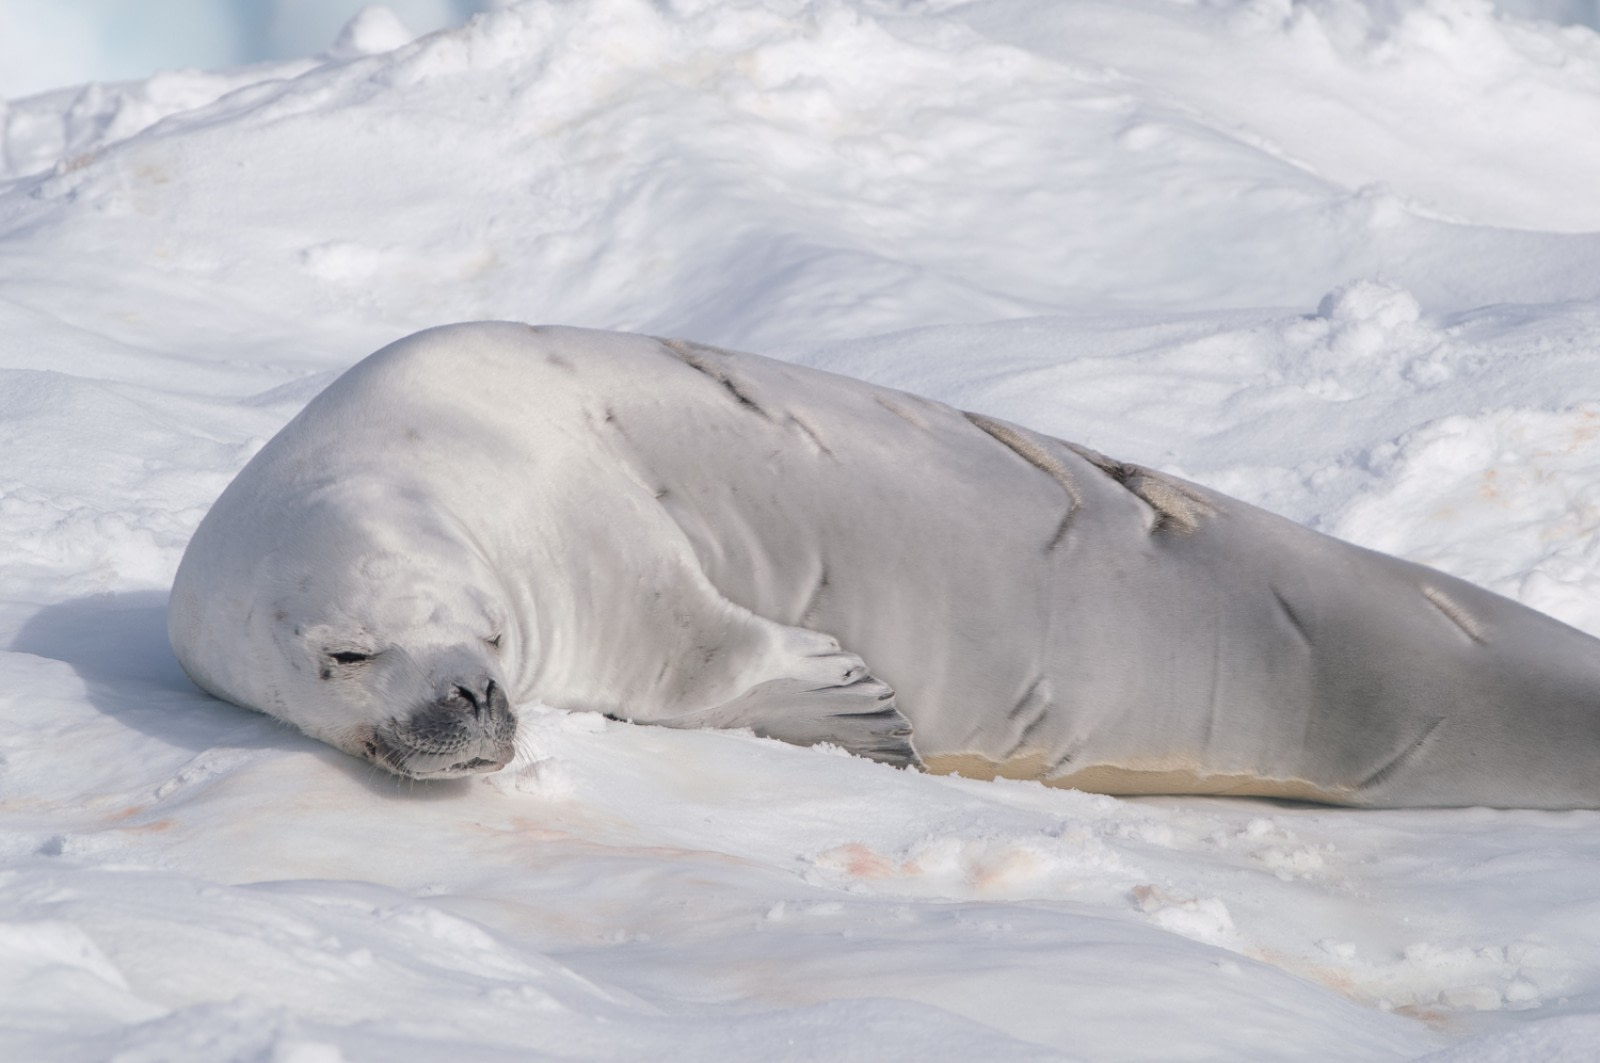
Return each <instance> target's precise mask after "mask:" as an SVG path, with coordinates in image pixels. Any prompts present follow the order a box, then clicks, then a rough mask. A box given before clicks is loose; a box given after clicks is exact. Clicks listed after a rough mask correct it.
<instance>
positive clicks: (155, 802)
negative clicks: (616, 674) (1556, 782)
mask: <svg viewBox="0 0 1600 1063" xmlns="http://www.w3.org/2000/svg"><path fill="white" fill-rule="evenodd" d="M435 6H438V5H435ZM39 10H42V8H40V9H39ZM28 11H29V8H28V6H27V5H26V4H19V3H15V2H13V3H9V4H5V5H3V6H0V13H3V14H4V15H6V16H12V17H16V16H18V12H23V13H24V14H27V13H28ZM34 13H35V14H36V13H37V12H34ZM456 14H457V15H459V14H460V12H457V13H456ZM30 17H31V16H30ZM39 17H40V18H43V16H39ZM1596 21H1597V19H1596V17H1595V11H1594V8H1593V5H1592V4H1588V5H1586V4H1583V3H1564V4H1556V3H1550V4H1534V3H1518V4H1515V5H1512V4H1505V5H1501V8H1500V9H1498V10H1497V9H1496V8H1494V7H1491V6H1490V5H1489V4H1487V3H1485V2H1481V0H1391V2H1386V3H1372V4H1370V5H1364V4H1359V3H1356V2H1354V0H1310V2H1305V3H1295V4H1290V3H1288V2H1286V0H1216V2H1212V3H1206V4H1176V3H1168V2H1164V0H1123V2H1118V3H1110V2H1096V0H1073V2H1063V3H1041V2H1035V0H986V2H983V3H974V4H958V3H949V2H930V3H924V4H916V5H911V4H899V3H891V2H889V0H811V2H806V0H766V2H755V0H744V2H729V3H709V2H698V0H676V2H673V3H657V4H652V3H646V2H645V0H573V2H568V3H543V2H540V3H527V4H520V5H514V6H511V7H508V8H506V9H504V10H496V11H490V12H487V13H484V14H480V15H478V16H477V17H476V18H474V19H473V20H472V21H470V22H468V23H466V24H465V25H464V26H461V27H459V28H456V29H446V30H444V31H442V32H437V33H433V34H431V35H428V36H424V37H420V38H415V39H413V38H412V36H411V34H412V31H415V30H421V29H423V28H425V27H423V26H422V25H420V24H419V23H418V22H414V21H413V20H412V12H411V11H410V10H409V9H403V8H402V7H400V6H399V5H396V6H395V8H394V10H393V11H392V12H390V13H387V14H386V13H384V12H382V11H368V12H367V13H365V14H363V15H361V16H360V18H359V19H358V20H357V21H355V22H353V23H351V24H350V26H349V27H348V28H347V29H346V30H344V31H342V32H338V31H337V28H336V27H332V28H329V29H328V30H327V31H326V32H325V33H323V34H322V36H321V37H320V38H318V41H317V43H315V44H310V45H306V46H305V47H303V48H301V49H299V50H298V51H297V52H290V53H283V54H288V55H301V56H305V55H311V54H312V53H315V55H314V57H312V58H282V59H271V58H270V57H265V58H267V59H268V61H262V62H255V60H260V59H263V58H264V57H263V56H261V55H248V56H246V55H228V56H224V57H222V58H219V59H218V60H217V63H218V64H232V63H240V62H253V63H254V65H244V66H238V65H233V66H222V67H220V68H217V69H209V70H198V69H180V70H167V71H165V72H161V73H154V72H149V71H148V68H146V72H140V73H136V74H115V75H109V77H121V78H125V79H126V78H131V79H132V80H101V81H98V82H95V83H91V84H85V85H82V86H78V87H73V88H66V89H53V90H52V91H48V92H43V93H41V94H38V95H32V96H20V95H13V96H12V97H11V98H9V99H7V100H6V101H4V102H3V103H0V542H3V543H5V544H6V546H7V548H6V550H5V552H4V554H3V555H0V556H3V562H0V563H3V568H0V647H4V649H3V650H0V1056H3V1057H5V1058H16V1059H52V1060H80V1059H81V1060H101V1059H112V1058H115V1059H118V1060H123V1061H136V1060H216V1059H250V1060H276V1061H294V1063H323V1061H335V1060H348V1061H359V1060H379V1059H382V1060H423V1059H434V1058H439V1057H441V1056H444V1055H446V1054H450V1055H458V1056H460V1055H470V1057H471V1058H474V1059H484V1060H494V1059H508V1060H509V1059H518V1060H521V1059H528V1058H619V1057H623V1056H628V1055H633V1056H640V1057H648V1058H659V1059H696V1060H699V1059H745V1058H762V1059H880V1058H926V1059H969V1058H984V1057H989V1058H1005V1059H1084V1060H1123V1059H1130V1060H1131V1059H1163V1060H1177V1059H1194V1060H1203V1059H1226V1060H1278V1059H1339V1060H1356V1059H1370V1060H1394V1059H1415V1058H1435V1059H1443V1060H1451V1061H1455V1063H1464V1061H1473V1063H1497V1061H1505V1060H1514V1059H1530V1058H1537V1059H1541V1060H1556V1059H1574V1060H1576V1059H1583V1058H1588V1057H1589V1055H1590V1054H1591V1053H1592V1049H1591V1047H1590V1046H1592V1045H1593V1044H1595V1043H1597V1041H1600V902H1597V901H1596V898H1597V897H1600V871H1597V870H1596V869H1597V868H1600V829H1597V828H1600V812H1587V811H1582V812H1570V813H1546V812H1529V811H1514V810H1513V811H1494V810H1483V809H1473V810H1452V811H1436V812H1434V811H1429V812H1385V811H1376V812H1355V811H1349V810H1333V809H1323V808H1315V807H1309V806H1294V805H1288V804H1275V803H1272V802H1267V801H1249V800H1226V799H1200V798H1145V799H1137V800H1118V799H1113V798H1108V797H1101V796H1093V795H1085V794H1079V793H1074V792H1068V791H1053V790H1047V789H1045V788H1043V787H1040V786H1037V785H1034V784H1028V783H1016V782H1005V781H1000V782H992V783H986V782H974V781H968V780H961V779H955V778H940V777H931V776H923V775H916V774H910V773H905V772H897V771H894V770H891V769H888V768H885V767H883V766H881V765H877V764H873V763H870V762H867V761H864V760H859V759H856V758H850V757H846V756H843V755H842V754H838V753H837V752H829V751H826V750H806V749H796V748H791V747H787V746H783V745H779V744H777V743H773V742H769V741H763V740H758V739H755V738H752V737H749V736H747V735H738V734H716V733H705V732H698V733H697V732H672V731H665V730H661V729H645V728H635V727H629V726H625V725H621V724H616V723H611V722H608V721H604V720H601V719H597V718H590V717H580V716H566V715H562V714H559V713H555V712H552V711H550V710H547V709H543V708H541V707H540V706H536V705H531V706H526V707H525V708H524V713H525V730H526V733H525V736H524V739H523V746H524V749H523V753H522V755H521V757H519V760H518V761H517V762H515V763H514V764H513V765H512V766H511V767H510V768H508V769H507V770H506V771H504V772H501V773H499V774H496V775H493V776H488V777H482V778H476V779H472V780H462V781H458V782H447V783H439V784H432V785H420V784H408V783H404V782H400V781H397V780H392V779H389V778H387V777H379V776H377V775H376V774H374V771H373V770H372V769H370V768H369V767H364V766H363V765H361V764H359V763H357V762H355V761H354V760H352V759H350V758H347V757H344V756H342V755H340V754H338V753H336V752H334V751H332V750H329V749H327V748H325V747H323V746H320V745H318V744H317V743H314V742H312V741H310V740H308V739H304V738H302V737H300V736H298V735H297V734H294V733H292V732H290V731H288V730H286V729H285V728H283V727H282V726H281V725H278V724H275V723H274V722H272V721H270V720H267V719H265V718H262V717H258V716H254V715H252V714H249V713H247V712H244V711H243V710H238V709H234V708H232V707H230V706H227V705H224V704H222V703H220V702H216V701H214V700H211V699H209V698H207V697H205V696H203V695H201V694H200V693H199V692H198V691H197V690H195V689H194V688H193V687H192V686H191V685H190V684H189V683H188V682H187V680H186V679H184V677H183V676H182V674H181V672H180V670H179V669H178V667H177V665H176V662H175V661H174V660H173V659H172V657H171V654H170V651H169V650H168V649H167V647H166V643H165V635H164V609H165V600H166V592H167V588H168V587H169V586H170V582H171V578H172V573H173V570H174V569H175V568H176V565H177V562H178V558H179V556H180V555H181V552H182V549H183V546H184V543H185V542H186V541H187V538H188V536H189V534H190V533H191V531H192V530H193V528H194V526H195V524H196V523H197V522H198V521H199V519H200V517H201V515H202V514H203V513H204V512H205V509H206V507H207V506H208V505H209V503H210V502H211V500H212V499H213V498H214V497H215V496H216V495H217V494H218V492H220V490H221V489H222V487H223V486H224V485H225V484H226V483H227V482H228V480H229V479H230V478H231V476H232V475H233V474H234V473H235V472H236V471H237V470H238V469H239V468H240V467H241V466H242V465H243V463H244V462H245V461H246V460H248V458H249V457H250V455H251V454H253V453H254V452H255V450H256V449H258V448H259V447H260V446H261V444H262V443H263V441H264V440H265V439H267V438H268V437H269V436H270V435H271V434H272V433H273V432H274V431H276V429H277V428H278V427H279V426H281V425H282V424H283V423H284V422H285V421H286V420H288V418H289V417H291V416H292V415H293V414H294V413H295V412H296V411H297V410H298V409H299V408H300V407H301V406H302V405H303V404H304V403H305V402H306V401H308V400H309V398H310V397H311V396H312V395H314V394H315V393H316V392H317V391H318V390H319V389H320V388H321V387H323V386H324V385H326V383H327V382H328V381H329V380H331V379H332V378H333V376H334V375H335V374H336V373H337V372H338V371H339V370H341V369H342V368H344V367H346V366H348V365H350V364H351V363H352V362H354V361H355V360H356V359H358V358H360V357H361V356H363V355H364V354H366V353H367V352H369V351H370V350H372V349H374V348H375V347H377V346H379V345H380V344H382V343H384V342H387V341H389V340H391V339H394V338H397V337H398V336H401V335H404V334H405V333H408V332H410V331H413V330H414V329H417V328H420V327H424V326H427V325H432V324H438V323H441V322H444V321H450V320H463V319H473V318H482V317H506V318H512V319H522V320H531V321H548V322H560V323H567V324H578V325H594V326H604V327H614V328H630V329H639V330H644V331H648V332H652V333H657V334H668V335H685V336H690V337H693V338H695V339H699V340H703V341H707V342H712V343H719V344H724V345H729V346H736V347H745V348H749V349H755V350H759V351H762V352H764V353H774V354H778V355H780V356H783V357H787V358H790V359H793V360H796V361H799V362H804V363H807V364H811V365H817V366H821V367H824V368H829V369H834V370H838V371H842V372H847V373H851V374H853V375H857V376H860V377H863V378H866V379H870V380H873V381H875V382H879V383H884V384H889V385H893V386H898V387H903V388H907V389H909V390H914V391H919V392H922V393H925V394H929V395H931V396H933V397H936V398H940V399H943V400H946V401H949V402H953V403H955V404H958V405H961V406H964V407H966V408H969V409H974V410H978V411H981V412H984V413H988V414H991V415H995V416H1000V417H1005V418H1008V419H1011V420H1015V421H1020V422H1022V423H1025V424H1028V425H1030V426H1033V427H1036V428H1039V429H1042V430H1045V431H1049V432H1052V433H1055V434H1059V435H1062V436H1064V437H1066V438H1069V439H1073V440H1076V441H1078V442H1082V443H1084V444H1087V445H1089V446H1092V447H1094V448H1096V449H1098V450H1101V451H1104V452H1106V453H1110V454H1113V455H1116V456H1118V457H1120V458H1125V459H1128V460H1137V461H1143V462H1147V463H1151V464H1154V465H1157V466H1159V467H1162V468H1165V469H1168V470H1171V471H1174V472H1177V473H1180V474H1182V475H1186V476H1189V477H1192V478H1194V479H1197V480H1200V481H1202V482H1205V483H1207V484H1210V485H1212V486H1215V487H1218V488H1220V489H1222V490H1225V491H1229V492H1231V493H1234V494H1236V495H1239V496H1241V497H1244V498H1246V499H1248V500H1250V501H1253V502H1257V503H1259V504H1262V505H1265V506H1267V507H1269V508H1272V509H1275V510H1277V511H1279V512H1282V513H1285V514H1287V515H1289V516H1292V517H1294V518H1296V519H1299V520H1302V521H1305V522H1307V523H1309V524H1311V525H1313V526H1315V527H1318V528H1320V529H1323V530H1326V531H1330V532H1333V533H1335V534H1340V535H1344V536H1346V537H1349V538H1352V539H1354V540H1356V541H1358V542H1362V543H1365V544H1368V545H1372V546H1376V547H1378V548H1381V549H1385V550H1389V551H1391V552H1395V553H1398V554H1401V555H1404V556H1407V557H1411V558H1413V559H1416V560H1421V561H1424V562H1427V563H1430V564H1434V565H1437V566H1439V567H1441V568H1443V569H1446V570H1448V571H1451V572H1453V573H1456V574H1458V575H1461V576H1464V577H1467V578H1469V579H1473V580H1475V581H1477V582H1480V583H1482V584H1484V585H1486V586H1489V587H1490V588H1492V589H1494V590H1497V591H1500V592H1501V593H1505V594H1509V595H1511V596H1513V597H1516V598H1518V599H1520V600H1522V601H1525V602H1527V603H1529V604H1531V605H1534V606H1536V607H1538V608H1541V609H1545V610H1547V611H1549V612H1551V613H1553V614H1555V615H1557V616H1559V617H1561V618H1562V619H1565V620H1567V621H1568V622H1570V623H1573V624H1576V625H1578V626H1580V627H1583V628H1585V629H1586V630H1589V631H1591V632H1596V633H1600V604H1597V603H1600V593H1597V592H1600V546H1597V545H1596V543H1597V542H1600V540H1597V537H1596V534H1595V533H1596V529H1597V526H1600V496H1597V494H1596V491H1597V488H1596V486H1595V485H1596V484H1600V357H1597V355H1600V231H1597V230H1600V140H1596V138H1595V137H1594V135H1593V131H1594V129H1595V128H1596V127H1597V122H1600V112H1597V106H1600V105H1597V103H1596V100H1597V99H1600V95H1597V93H1596V91H1595V90H1596V88H1597V87H1600V34H1597V33H1596V32H1595V30H1594V29H1593V26H1594V25H1595V23H1596ZM11 24H12V25H18V24H26V19H23V20H22V21H21V22H16V21H14V22H13V23H11ZM38 25H43V23H42V22H39V23H38ZM197 32H198V31H197ZM0 36H5V35H0ZM6 39H7V40H13V39H18V38H10V37H6ZM62 47H63V48H65V47H67V46H66V45H63V46H62ZM7 54H9V53H7ZM158 62H166V60H158ZM3 65H4V63H0V66H3ZM62 69H72V70H79V69H80V68H77V67H63V68H62ZM81 69H87V68H81ZM73 76H80V77H91V76H92V77H107V75H101V74H99V73H82V74H74V75H73ZM36 87H39V88H47V87H49V86H48V85H38V86H36ZM0 91H12V92H13V93H15V90H6V89H0ZM1430 1054H1432V1055H1430Z"/></svg>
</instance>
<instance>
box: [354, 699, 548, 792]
mask: <svg viewBox="0 0 1600 1063" xmlns="http://www.w3.org/2000/svg"><path fill="white" fill-rule="evenodd" d="M516 733H517V718H516V717H515V716H514V715H512V713H511V706H510V703H509V702H507V700H506V695H505V691H504V690H503V689H501V687H500V684H498V683H496V682H495V681H494V680H493V679H489V678H486V677H485V678H478V679H475V680H466V679H458V680H455V681H452V682H451V683H449V684H448V685H447V689H446V690H445V691H444V692H443V693H442V694H441V695H440V696H439V697H438V698H437V699H436V700H434V701H431V702H428V703H426V704H424V705H421V706H419V707H417V708H415V709H413V710H412V711H411V712H410V713H409V714H407V715H406V716H404V717H396V718H395V719H392V720H390V721H388V722H387V723H385V724H383V725H381V726H379V727H375V728H373V730H372V736H371V738H369V739H368V740H367V742H366V744H365V752H366V754H367V757H368V759H370V760H371V761H372V762H373V763H374V764H377V765H378V766H380V767H382V768H386V769H388V770H389V771H392V772H394V773H395V774H396V775H402V776H405V777H406V778H409V779H452V778H456V777H458V776H462V775H474V774H477V773H479V772H486V771H498V770H500V769H501V768H503V767H505V766H506V765H507V764H509V763H510V762H511V758H512V757H513V756H515V755H516Z"/></svg>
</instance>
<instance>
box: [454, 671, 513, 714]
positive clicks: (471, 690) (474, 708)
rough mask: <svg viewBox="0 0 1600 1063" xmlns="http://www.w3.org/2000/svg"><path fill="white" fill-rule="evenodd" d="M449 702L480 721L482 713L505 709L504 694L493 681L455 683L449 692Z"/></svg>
mask: <svg viewBox="0 0 1600 1063" xmlns="http://www.w3.org/2000/svg"><path fill="white" fill-rule="evenodd" d="M450 701H451V702H453V703H455V704H457V705H459V706H460V707H461V709H462V710H463V711H465V712H467V713H470V714H471V715H472V717H473V718H474V719H481V718H482V717H483V715H484V713H490V714H493V713H496V712H504V711H506V709H507V705H506V695H505V692H504V691H502V690H501V689H500V687H499V685H498V684H497V683H495V681H494V680H493V679H485V680H482V681H481V682H479V683H477V684H473V683H465V682H457V683H456V684H455V689H454V690H452V691H451V692H450Z"/></svg>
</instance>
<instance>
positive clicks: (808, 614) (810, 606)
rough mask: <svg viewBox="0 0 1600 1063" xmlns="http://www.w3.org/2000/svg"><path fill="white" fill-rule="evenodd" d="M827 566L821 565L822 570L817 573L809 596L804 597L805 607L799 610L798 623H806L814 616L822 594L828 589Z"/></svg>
mask: <svg viewBox="0 0 1600 1063" xmlns="http://www.w3.org/2000/svg"><path fill="white" fill-rule="evenodd" d="M828 585H829V584H828V566H827V565H823V566H822V571H821V572H820V573H818V575H817V583H816V586H814V587H813V588H812V589H811V597H810V598H808V599H806V605H805V608H804V609H802V610H800V623H801V624H807V623H808V622H810V621H812V620H814V619H815V618H816V616H815V614H816V611H817V606H818V605H819V604H820V603H821V601H822V596H823V595H824V594H826V593H827V590H828Z"/></svg>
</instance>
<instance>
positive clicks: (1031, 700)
mask: <svg viewBox="0 0 1600 1063" xmlns="http://www.w3.org/2000/svg"><path fill="white" fill-rule="evenodd" d="M1041 687H1043V688H1044V689H1043V690H1041V689H1040V688H1041ZM1050 705H1051V699H1050V690H1049V684H1048V681H1047V680H1046V679H1045V678H1044V677H1043V676H1039V677H1038V678H1036V679H1035V680H1034V681H1033V682H1032V683H1030V684H1028V689H1027V690H1026V691H1025V692H1024V693H1023V695H1022V697H1020V698H1018V699H1017V703H1016V704H1015V705H1013V706H1012V707H1011V711H1010V712H1008V713H1006V718H1007V719H1010V720H1016V719H1020V718H1021V716H1022V714H1023V713H1024V712H1026V711H1028V710H1029V709H1030V708H1031V709H1032V710H1033V719H1031V720H1029V721H1028V723H1027V725H1026V726H1024V727H1023V728H1022V730H1021V731H1020V732H1019V733H1018V734H1017V740H1016V741H1015V742H1013V743H1012V745H1011V751H1010V752H1009V753H1007V754H1006V755H1005V757H1003V758H1002V759H1004V760H1010V759H1011V758H1012V757H1015V756H1017V755H1018V754H1020V753H1022V752H1023V751H1024V750H1025V749H1027V747H1028V740H1029V739H1030V738H1032V737H1033V734H1034V732H1035V731H1037V730H1038V729H1039V725H1040V724H1042V723H1044V721H1045V717H1047V716H1048V715H1049V714H1050Z"/></svg>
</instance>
